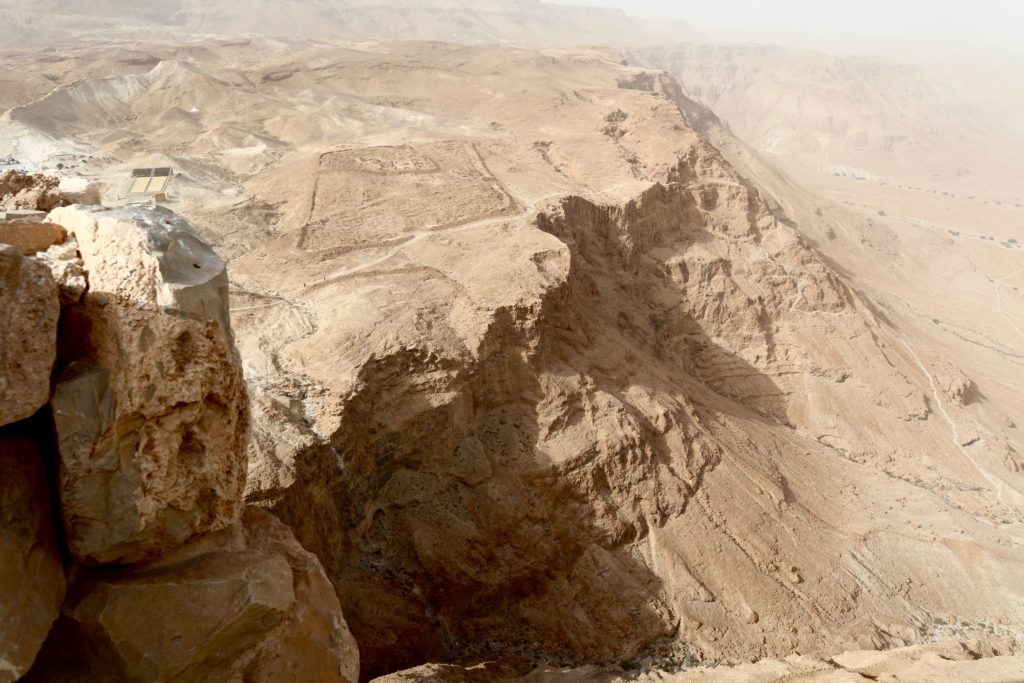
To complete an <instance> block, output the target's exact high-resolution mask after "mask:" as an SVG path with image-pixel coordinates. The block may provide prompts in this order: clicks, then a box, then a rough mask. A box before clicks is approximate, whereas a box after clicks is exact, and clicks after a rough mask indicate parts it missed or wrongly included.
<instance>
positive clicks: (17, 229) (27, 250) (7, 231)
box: [0, 221, 67, 254]
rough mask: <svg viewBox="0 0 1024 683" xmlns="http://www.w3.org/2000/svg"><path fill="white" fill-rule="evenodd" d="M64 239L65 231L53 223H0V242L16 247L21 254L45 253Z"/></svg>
mask: <svg viewBox="0 0 1024 683" xmlns="http://www.w3.org/2000/svg"><path fill="white" fill-rule="evenodd" d="M65 237H67V231H65V230H64V228H62V227H60V226H59V225H54V224H53V223H36V222H33V221H4V222H0V242H2V243H4V244H10V245H12V246H15V247H17V248H18V249H20V250H21V253H23V254H34V253H36V252H37V251H45V250H46V249H48V248H50V247H51V246H53V245H55V244H60V243H61V242H63V241H64V238H65Z"/></svg>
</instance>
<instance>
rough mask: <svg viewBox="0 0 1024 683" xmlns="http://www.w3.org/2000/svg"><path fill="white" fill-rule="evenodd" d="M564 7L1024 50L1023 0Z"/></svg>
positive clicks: (639, 2) (816, 43)
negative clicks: (1010, 0) (597, 8)
mask: <svg viewBox="0 0 1024 683" xmlns="http://www.w3.org/2000/svg"><path fill="white" fill-rule="evenodd" d="M545 1H546V2H550V3H552V4H559V5H590V6H599V7H614V8H619V9H622V10H624V11H626V12H627V13H629V14H631V15H634V16H638V17H656V18H667V19H679V20H684V21H687V22H689V23H690V24H691V25H693V26H694V28H696V29H697V30H699V31H701V32H703V33H705V34H707V35H708V37H709V38H711V39H743V40H750V39H756V40H765V41H782V42H785V43H789V44H795V45H800V46H804V47H815V48H820V47H825V46H830V47H835V48H838V49H849V48H851V47H858V48H861V49H871V50H873V49H877V48H878V46H880V45H886V44H889V45H891V46H896V45H899V46H900V47H901V48H903V49H907V50H911V51H928V52H942V51H945V50H949V49H953V50H956V51H958V52H962V51H967V50H970V51H972V52H975V53H978V54H982V55H991V54H993V53H995V54H999V53H1013V54H1022V53H1024V47H1022V45H1021V41H1020V34H1021V30H1022V28H1024V3H1018V2H1007V1H1006V0H978V1H977V2H971V3H966V2H953V1H952V0H944V1H942V2H928V1H926V0H899V1H898V2H891V1H889V2H887V1H885V0H863V1H862V2H858V3H838V2H834V1H832V2H816V1H814V0H783V2H774V3H764V2H758V1H757V0H722V1H721V2H715V3H708V2H701V1H699V0H629V1H628V2H627V1H626V0H584V1H580V0H545Z"/></svg>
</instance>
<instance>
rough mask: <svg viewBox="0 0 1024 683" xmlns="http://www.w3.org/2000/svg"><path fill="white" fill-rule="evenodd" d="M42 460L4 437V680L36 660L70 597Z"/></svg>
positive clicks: (0, 556) (0, 471)
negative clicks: (65, 581) (66, 597)
mask: <svg viewBox="0 0 1024 683" xmlns="http://www.w3.org/2000/svg"><path fill="white" fill-rule="evenodd" d="M51 504H52V503H51V500H50V492H49V490H48V489H47V485H46V473H45V472H44V471H43V461H42V456H41V455H40V454H39V451H38V450H36V448H35V447H34V446H33V445H32V444H31V443H30V442H29V441H28V440H26V439H24V438H18V437H4V436H0V681H3V682H4V683H8V682H9V681H15V680H18V678H20V677H21V675H22V674H24V673H25V672H26V671H27V670H28V668H29V666H31V665H32V661H33V660H34V659H35V656H36V653H37V652H38V651H39V647H40V646H41V645H42V644H43V641H44V640H45V639H46V634H47V632H49V630H50V626H51V624H53V622H54V620H55V619H56V618H57V615H58V614H59V613H60V605H61V601H63V599H64V568H63V566H62V564H61V558H60V555H59V553H58V551H57V538H56V533H55V530H54V525H53V517H52V515H51V514H50V510H51Z"/></svg>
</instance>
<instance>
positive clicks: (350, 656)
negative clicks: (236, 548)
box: [243, 507, 359, 683]
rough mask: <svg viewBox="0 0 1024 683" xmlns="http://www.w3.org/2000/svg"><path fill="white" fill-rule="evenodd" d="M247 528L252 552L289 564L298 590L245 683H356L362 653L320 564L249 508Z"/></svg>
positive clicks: (269, 518)
mask: <svg viewBox="0 0 1024 683" xmlns="http://www.w3.org/2000/svg"><path fill="white" fill-rule="evenodd" d="M243 526H244V529H245V535H246V538H247V545H248V547H249V548H251V549H259V550H262V551H264V552H266V553H276V554H280V555H282V556H283V557H284V558H285V559H286V560H287V561H288V564H289V566H291V569H292V575H293V577H294V588H295V607H294V608H293V609H292V611H291V612H290V613H289V614H288V616H287V617H286V618H285V619H284V620H283V621H282V623H281V625H280V626H279V627H278V628H277V629H275V631H274V632H273V633H271V634H270V635H269V636H268V637H267V638H266V639H265V640H264V642H263V643H262V644H261V646H260V647H259V649H258V650H257V652H256V654H255V656H254V658H253V661H252V662H251V663H250V664H249V665H248V666H247V667H246V676H245V680H246V681H251V682H252V683H274V682H275V681H324V682H332V683H333V682H336V683H356V681H358V680H359V648H358V646H357V645H356V641H355V638H354V637H353V636H352V634H351V632H350V631H349V629H348V626H347V625H346V624H345V620H344V618H343V617H342V611H341V603H340V602H339V600H338V596H337V595H336V594H335V592H334V586H333V585H331V582H330V581H329V580H328V579H327V575H326V574H325V573H324V569H323V567H322V566H321V564H320V561H319V560H318V559H317V558H316V556H315V555H313V554H312V553H310V552H308V551H306V550H305V549H304V548H303V547H302V546H301V545H299V542H298V541H297V540H295V536H294V535H293V534H292V532H291V530H290V529H289V528H288V527H287V526H285V525H284V524H283V523H282V522H280V521H279V520H278V519H277V518H276V517H274V516H273V515H271V514H270V513H269V512H265V511H263V510H261V509H259V508H256V507H249V508H247V510H246V513H245V516H244V518H243Z"/></svg>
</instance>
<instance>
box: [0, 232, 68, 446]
mask: <svg viewBox="0 0 1024 683" xmlns="http://www.w3.org/2000/svg"><path fill="white" fill-rule="evenodd" d="M59 315H60V304H59V303H58V298H57V287H56V285H55V284H54V282H53V277H52V276H51V275H50V271H49V270H48V269H47V268H46V267H45V266H43V265H42V264H40V263H37V262H36V261H34V260H32V259H29V258H26V257H25V256H23V255H22V253H21V252H20V251H19V250H18V249H17V248H15V247H12V246H7V245H0V426H2V425H5V424H8V423H11V422H16V421H18V420H22V419H24V418H26V417H28V416H30V415H32V414H33V413H34V412H36V410H38V409H39V408H40V407H41V406H43V405H45V403H46V401H47V399H48V398H49V397H50V371H51V370H52V368H53V363H54V360H55V358H56V354H57V318H58V316H59Z"/></svg>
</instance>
